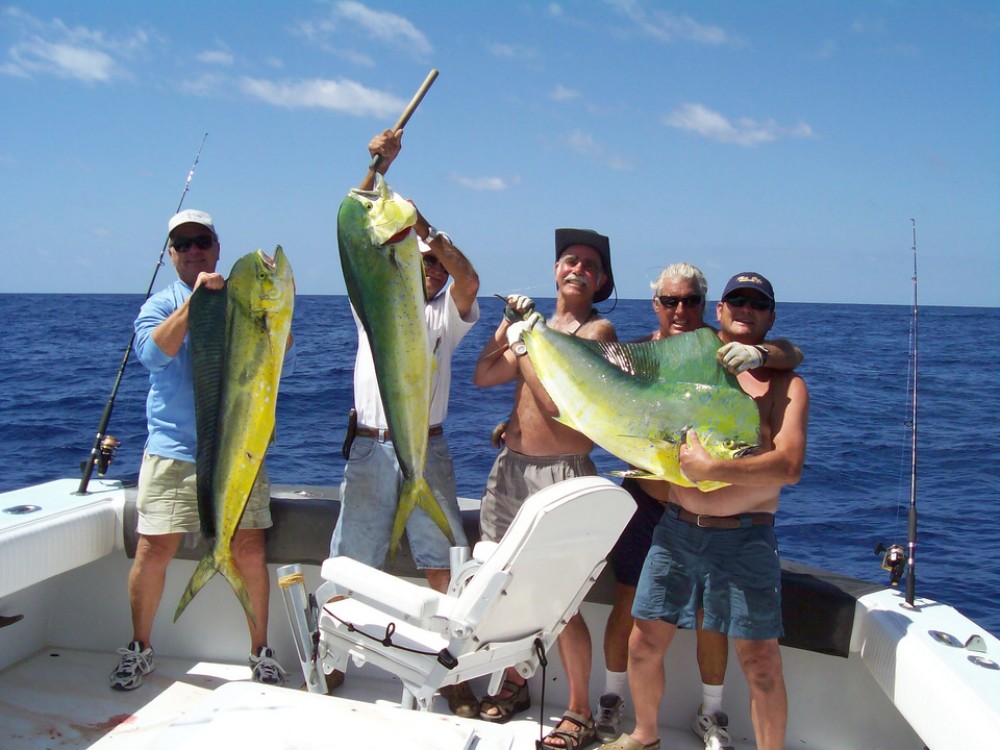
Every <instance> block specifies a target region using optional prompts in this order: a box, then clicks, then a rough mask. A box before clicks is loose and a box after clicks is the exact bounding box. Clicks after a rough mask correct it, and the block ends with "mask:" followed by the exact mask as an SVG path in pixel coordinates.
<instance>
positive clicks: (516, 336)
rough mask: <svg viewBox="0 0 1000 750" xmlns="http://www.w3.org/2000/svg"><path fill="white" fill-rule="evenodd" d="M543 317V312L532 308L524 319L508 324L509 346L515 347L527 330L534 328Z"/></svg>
mask: <svg viewBox="0 0 1000 750" xmlns="http://www.w3.org/2000/svg"><path fill="white" fill-rule="evenodd" d="M523 299H527V297H524V298H523ZM528 302H531V300H530V299H529V300H528ZM532 304H534V303H532ZM541 319H542V315H541V313H539V312H538V311H537V310H531V311H530V312H528V316H527V317H526V318H525V319H524V320H519V321H517V322H516V323H511V324H510V325H509V326H507V346H510V347H512V348H513V346H514V344H516V343H517V342H518V341H520V340H521V337H522V336H523V335H524V334H525V332H527V331H530V330H531V329H532V328H534V327H535V326H536V325H537V324H538V322H539V321H540V320H541Z"/></svg>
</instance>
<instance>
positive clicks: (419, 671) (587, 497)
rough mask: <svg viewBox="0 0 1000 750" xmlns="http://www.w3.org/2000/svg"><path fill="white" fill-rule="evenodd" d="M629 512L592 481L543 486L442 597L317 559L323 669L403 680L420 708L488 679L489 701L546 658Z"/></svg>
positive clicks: (409, 700) (342, 561)
mask: <svg viewBox="0 0 1000 750" xmlns="http://www.w3.org/2000/svg"><path fill="white" fill-rule="evenodd" d="M634 511H635V502H634V501H633V500H632V498H631V497H630V496H629V494H628V493H627V492H626V491H625V490H623V489H622V488H621V487H619V486H618V485H616V484H613V483H612V482H610V481H608V480H607V479H603V478H600V477H580V478H576V479H569V480H566V481H564V482H560V483H559V484H556V485H553V486H551V487H547V488H546V489H544V490H542V491H541V492H538V493H536V494H535V495H533V496H532V497H530V498H529V499H528V500H527V501H525V503H524V505H523V506H522V507H521V509H520V510H519V511H518V513H517V515H516V516H515V518H514V520H513V522H512V523H511V526H510V528H509V529H508V531H507V533H506V534H505V535H504V537H503V539H502V540H501V541H500V542H499V543H498V544H496V545H491V544H486V545H485V546H481V545H477V552H479V553H480V555H482V556H484V559H482V560H476V559H474V560H473V561H470V562H469V563H466V564H465V566H463V567H462V568H461V571H462V572H461V575H460V579H461V580H459V581H456V582H453V586H452V592H453V593H451V594H441V593H438V592H436V591H434V590H432V589H430V588H428V587H427V586H425V585H419V584H416V583H411V582H410V581H406V580H402V579H399V578H395V577H394V576H391V575H389V574H388V573H384V572H382V571H379V570H376V569H374V568H370V567H368V566H366V565H363V564H361V563H358V562H356V561H354V560H349V559H347V558H342V557H337V558H331V559H329V560H327V561H326V562H324V563H323V568H322V575H323V578H324V579H325V580H326V581H328V582H329V583H325V584H323V586H321V587H320V591H319V592H318V599H319V601H320V602H321V613H320V617H319V633H320V647H319V653H320V655H321V657H322V660H323V670H324V671H325V672H327V673H329V672H330V671H331V670H332V669H339V670H342V671H343V670H346V667H347V664H348V661H349V660H353V662H354V663H355V664H356V665H361V664H364V663H371V664H374V665H376V666H378V667H380V668H382V669H385V670H387V671H389V672H390V673H392V674H394V675H396V676H398V677H399V679H400V680H402V682H403V699H402V703H403V704H404V705H408V706H412V704H413V701H414V700H415V701H416V704H417V705H418V706H419V707H420V708H421V709H423V710H427V709H428V708H429V707H430V703H431V700H432V698H433V696H434V694H435V693H436V692H437V691H438V689H439V688H441V687H442V686H445V685H452V684H455V683H457V682H463V681H465V680H469V679H473V678H475V677H480V676H483V675H493V679H492V681H491V683H490V692H491V693H496V692H498V691H499V687H500V682H501V679H502V676H503V671H504V670H505V669H506V668H507V667H511V666H513V667H516V668H517V670H518V672H519V673H520V674H522V675H523V676H525V677H529V676H531V675H532V674H534V672H535V670H536V669H537V667H538V665H539V661H540V655H539V652H538V648H541V650H542V653H547V652H548V650H549V648H550V647H551V646H552V644H553V643H554V642H555V639H556V637H557V636H558V635H559V633H560V632H561V631H562V629H563V627H564V626H565V624H566V622H567V621H568V620H569V618H570V617H571V616H572V615H573V614H574V613H575V612H576V610H577V609H578V607H579V606H580V602H581V601H582V600H583V598H584V596H585V595H586V593H587V591H588V590H589V589H590V587H591V586H592V585H593V583H594V581H596V579H597V576H598V574H599V573H600V572H601V570H602V569H603V568H604V565H605V558H606V557H607V555H608V553H609V552H610V550H611V548H612V547H613V546H614V543H615V541H617V539H618V537H619V536H620V534H621V532H622V530H623V529H624V528H625V525H626V524H627V523H628V520H629V518H631V517H632V513H633V512H634ZM486 555H488V556H486ZM390 641H391V643H390ZM536 642H537V644H538V645H537V646H536ZM306 677H307V679H308V675H306Z"/></svg>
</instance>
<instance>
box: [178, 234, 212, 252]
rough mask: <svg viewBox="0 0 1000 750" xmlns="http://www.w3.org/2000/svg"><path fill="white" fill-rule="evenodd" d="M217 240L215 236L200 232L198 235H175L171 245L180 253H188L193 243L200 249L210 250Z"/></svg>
mask: <svg viewBox="0 0 1000 750" xmlns="http://www.w3.org/2000/svg"><path fill="white" fill-rule="evenodd" d="M213 242H215V237H213V236H212V235H210V234H199V235H198V236H197V237H173V238H171V240H170V247H172V248H173V249H174V250H176V251H177V252H179V253H186V252H187V251H188V250H190V249H191V245H196V246H197V247H198V249H199V250H208V249H209V248H210V247H212V243H213Z"/></svg>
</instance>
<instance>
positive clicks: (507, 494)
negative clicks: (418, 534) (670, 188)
mask: <svg viewBox="0 0 1000 750" xmlns="http://www.w3.org/2000/svg"><path fill="white" fill-rule="evenodd" d="M555 250H556V252H555V255H556V264H555V281H556V309H555V312H554V313H553V314H552V315H551V316H550V317H549V318H548V320H546V325H547V326H548V327H549V328H553V329H555V330H557V331H562V332H564V333H567V334H570V335H572V336H580V337H582V338H589V339H596V340H602V341H616V340H617V336H616V334H615V329H614V326H612V325H611V323H610V322H609V321H607V320H605V319H604V318H602V317H600V315H598V313H597V311H596V310H595V309H594V307H593V305H594V303H596V302H602V301H604V300H606V299H607V298H608V297H609V296H610V295H611V293H612V291H613V289H614V277H613V275H612V272H611V248H610V244H609V242H608V238H607V237H605V236H604V235H602V234H598V233H597V232H593V231H591V230H589V229H557V230H556V248H555ZM534 306H535V305H534V302H533V301H532V300H531V299H529V298H528V297H524V296H522V295H511V296H510V297H508V298H507V307H506V308H505V310H504V318H503V320H501V321H500V325H499V327H498V328H497V330H496V332H495V333H494V335H493V338H491V339H490V340H489V341H488V342H487V343H486V346H485V347H484V348H483V351H482V353H481V355H480V357H479V361H478V364H477V365H476V371H475V375H474V382H475V383H476V385H479V386H492V385H499V384H501V383H509V382H512V381H513V382H514V383H515V392H514V409H513V412H512V414H511V416H510V420H509V422H508V423H507V426H506V430H505V433H504V442H505V446H504V448H503V450H502V451H501V452H500V455H499V456H498V457H497V460H496V463H494V465H493V469H492V471H491V472H490V476H489V479H488V480H487V484H486V491H485V493H484V495H483V502H482V508H481V510H480V531H481V533H482V538H483V539H486V540H492V541H499V540H500V538H501V537H502V536H503V534H504V532H505V531H506V530H507V527H508V526H509V525H510V523H511V521H512V520H513V519H514V516H515V514H516V513H517V510H518V509H519V508H520V507H521V505H522V504H523V503H524V501H525V500H527V499H528V497H530V496H531V495H532V494H534V493H535V492H537V491H539V490H540V489H543V488H544V487H548V486H549V485H552V484H555V483H556V482H559V481H562V480H564V479H568V478H570V477H576V476H589V475H594V474H596V473H597V469H596V467H595V466H594V463H593V462H592V461H591V460H590V451H591V450H592V449H593V447H594V444H593V442H592V441H591V440H590V439H589V438H587V437H586V436H584V435H582V434H581V433H579V432H577V431H576V430H573V429H571V428H569V427H567V426H566V425H563V424H560V423H559V422H556V421H555V420H554V419H553V417H554V416H555V415H556V414H557V413H558V410H557V409H556V406H555V404H554V403H553V402H552V400H551V399H550V398H549V395H548V393H546V391H545V388H544V387H543V386H542V385H541V383H540V382H539V380H538V377H537V375H536V374H535V371H534V369H533V368H532V366H531V361H530V359H529V358H528V357H525V356H524V354H525V353H526V349H525V348H524V344H523V343H522V342H521V340H520V337H521V334H522V333H523V331H524V330H525V329H526V328H528V327H530V326H531V325H533V324H534V323H535V322H537V321H538V320H540V319H541V316H540V315H539V314H538V313H537V312H535V310H534ZM559 654H560V657H561V658H562V663H563V667H564V668H565V670H566V676H567V680H568V682H569V690H570V697H569V707H568V710H567V711H566V713H565V714H564V716H563V719H562V721H561V722H560V723H559V725H558V726H557V727H556V728H555V730H553V732H552V733H551V734H550V735H549V737H548V738H546V740H547V741H546V743H545V744H546V745H547V746H551V747H570V746H572V747H579V746H585V745H587V744H589V743H590V742H592V741H593V738H594V721H593V715H592V713H591V710H590V699H589V696H588V692H589V690H588V683H589V679H590V662H591V643H590V633H589V631H588V629H587V625H586V623H585V622H584V621H583V618H582V617H581V616H580V615H579V614H577V615H576V616H574V617H573V618H572V619H571V620H570V622H569V623H567V625H566V627H565V629H564V630H563V632H562V634H561V635H560V636H559ZM529 706H530V698H529V696H528V687H527V683H526V682H525V681H524V680H523V678H522V677H520V676H519V675H518V674H517V673H516V672H514V671H513V670H508V673H507V679H506V680H505V681H504V685H503V689H502V690H501V691H500V693H499V694H498V695H496V696H492V697H487V698H485V699H484V700H483V703H482V711H481V713H480V718H482V719H484V720H486V721H495V722H497V721H506V720H507V719H509V718H510V716H511V715H512V714H514V713H516V712H519V711H523V710H526V709H527V708H528V707H529ZM552 740H554V741H555V742H556V743H559V744H550V741H552Z"/></svg>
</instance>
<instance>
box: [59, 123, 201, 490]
mask: <svg viewBox="0 0 1000 750" xmlns="http://www.w3.org/2000/svg"><path fill="white" fill-rule="evenodd" d="M207 138H208V133H205V135H204V136H202V139H201V145H199V146H198V153H197V154H195V157H194V164H192V165H191V169H190V170H189V171H188V174H187V179H186V180H184V189H183V190H181V197H180V200H179V201H177V210H175V211H174V213H175V214H176V213H179V212H180V210H181V206H183V205H184V198H185V197H186V196H187V192H188V188H190V187H191V180H192V178H193V177H194V171H195V169H197V168H198V162H199V160H200V159H201V150H202V149H203V148H204V147H205V140H206V139H207ZM169 246H170V233H169V232H168V233H167V236H166V239H164V240H163V247H162V248H160V257H159V258H158V259H157V261H156V268H154V269H153V277H152V278H151V279H150V280H149V286H148V287H147V288H146V297H145V299H149V296H150V295H151V294H152V293H153V284H154V283H155V282H156V275H157V274H158V273H159V271H160V267H161V266H162V265H163V256H164V255H165V254H166V252H167V247H169ZM134 345H135V330H134V329H133V331H132V336H131V338H129V340H128V346H126V347H125V355H124V356H123V357H122V364H121V367H119V368H118V375H117V376H116V377H115V384H114V386H112V388H111V395H110V396H109V397H108V403H107V404H105V405H104V413H103V414H102V415H101V421H100V424H98V426H97V436H96V437H95V438H94V446H93V448H91V449H90V456H89V457H88V458H87V460H86V461H84V462H83V465H82V466H81V469H82V471H83V476H82V477H81V478H80V486H79V487H78V488H77V490H76V494H77V495H86V494H87V485H89V484H90V477H91V475H92V474H93V473H94V467H95V466H96V467H97V475H98V476H103V475H104V472H105V471H107V469H108V466H109V465H110V464H111V460H112V459H113V458H114V455H115V450H117V448H118V446H119V444H120V441H119V440H117V439H116V438H114V437H112V436H111V435H108V434H107V430H108V423H109V422H110V421H111V412H112V411H113V410H114V408H115V397H116V396H117V395H118V389H119V388H120V387H121V384H122V378H123V377H124V376H125V365H127V364H128V360H129V357H130V356H131V354H132V347H133V346H134Z"/></svg>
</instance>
